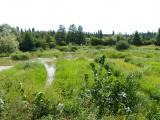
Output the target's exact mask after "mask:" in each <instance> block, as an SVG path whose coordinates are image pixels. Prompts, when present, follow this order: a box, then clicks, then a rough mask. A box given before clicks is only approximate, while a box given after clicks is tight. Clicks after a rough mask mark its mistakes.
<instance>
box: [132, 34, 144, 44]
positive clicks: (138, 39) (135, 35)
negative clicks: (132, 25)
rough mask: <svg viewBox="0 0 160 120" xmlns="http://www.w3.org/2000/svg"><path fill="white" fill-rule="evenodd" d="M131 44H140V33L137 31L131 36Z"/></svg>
mask: <svg viewBox="0 0 160 120" xmlns="http://www.w3.org/2000/svg"><path fill="white" fill-rule="evenodd" d="M132 42H133V44H134V45H136V46H139V45H141V44H142V41H141V38H140V35H139V33H138V31H136V32H135V34H134V36H133V41H132Z"/></svg>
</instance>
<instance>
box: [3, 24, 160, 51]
mask: <svg viewBox="0 0 160 120" xmlns="http://www.w3.org/2000/svg"><path fill="white" fill-rule="evenodd" d="M122 41H123V42H122ZM120 43H123V44H125V45H130V44H133V45H137V46H140V45H150V44H155V45H160V29H159V30H158V32H157V33H155V32H147V33H139V32H138V31H136V32H135V33H134V34H131V35H129V34H121V33H119V34H115V33H114V31H113V33H112V34H103V32H102V30H98V31H97V32H94V33H90V32H85V31H83V27H82V26H78V27H77V26H76V25H74V24H72V25H70V26H69V28H68V30H66V28H65V26H63V25H60V26H59V28H58V30H57V31H54V30H53V31H36V30H35V29H34V28H32V29H29V30H23V29H20V28H19V27H17V28H12V27H11V26H9V25H7V24H4V25H1V26H0V53H11V52H14V51H16V50H18V49H19V50H21V51H35V50H39V49H44V50H45V49H52V48H55V47H56V46H65V45H69V44H73V45H93V46H94V45H117V44H120ZM122 46H123V45H122Z"/></svg>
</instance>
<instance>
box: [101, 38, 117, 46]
mask: <svg viewBox="0 0 160 120" xmlns="http://www.w3.org/2000/svg"><path fill="white" fill-rule="evenodd" d="M115 44H116V39H114V38H106V39H104V40H103V45H115Z"/></svg>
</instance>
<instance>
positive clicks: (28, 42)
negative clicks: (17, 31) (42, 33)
mask: <svg viewBox="0 0 160 120" xmlns="http://www.w3.org/2000/svg"><path fill="white" fill-rule="evenodd" d="M33 48H34V43H33V38H32V36H31V33H30V32H26V33H25V35H24V38H23V40H22V42H21V44H20V49H21V50H22V51H31V50H33Z"/></svg>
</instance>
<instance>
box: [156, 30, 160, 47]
mask: <svg viewBox="0 0 160 120" xmlns="http://www.w3.org/2000/svg"><path fill="white" fill-rule="evenodd" d="M155 44H156V45H159V46H160V28H159V29H158V33H157V36H156V42H155Z"/></svg>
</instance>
